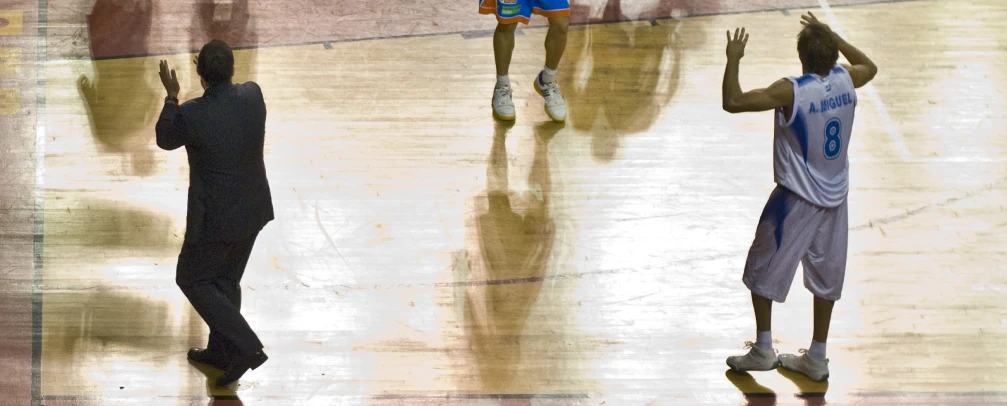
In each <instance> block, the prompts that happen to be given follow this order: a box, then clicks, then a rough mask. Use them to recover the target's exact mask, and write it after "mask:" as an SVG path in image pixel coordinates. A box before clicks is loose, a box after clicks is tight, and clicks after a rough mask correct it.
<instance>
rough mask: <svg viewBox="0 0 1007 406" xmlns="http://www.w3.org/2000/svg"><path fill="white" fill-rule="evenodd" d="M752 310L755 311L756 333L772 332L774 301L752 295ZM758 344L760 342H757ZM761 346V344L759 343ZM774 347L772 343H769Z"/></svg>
mask: <svg viewBox="0 0 1007 406" xmlns="http://www.w3.org/2000/svg"><path fill="white" fill-rule="evenodd" d="M752 308H754V309H755V329H756V331H772V327H773V301H772V300H771V299H767V298H764V297H762V296H759V295H757V294H755V293H754V292H753V293H752ZM757 343H758V341H757ZM759 344H761V343H759ZM769 345H770V346H772V343H769Z"/></svg>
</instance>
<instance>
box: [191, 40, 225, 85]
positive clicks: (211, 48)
mask: <svg viewBox="0 0 1007 406" xmlns="http://www.w3.org/2000/svg"><path fill="white" fill-rule="evenodd" d="M196 72H197V73H199V77H201V78H203V80H205V81H206V83H209V84H210V86H213V85H216V84H218V83H224V82H229V81H230V80H231V77H232V76H234V53H233V52H231V47H230V46H228V45H227V44H226V43H224V41H220V40H213V41H210V42H209V43H207V44H206V45H203V49H202V50H200V51H199V57H198V59H197V60H196Z"/></svg>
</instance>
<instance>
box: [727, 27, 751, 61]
mask: <svg viewBox="0 0 1007 406" xmlns="http://www.w3.org/2000/svg"><path fill="white" fill-rule="evenodd" d="M745 44H748V34H746V33H745V28H744V27H742V28H735V29H734V38H733V39H732V38H731V30H728V31H727V59H728V60H735V61H736V60H740V59H741V57H743V56H745Z"/></svg>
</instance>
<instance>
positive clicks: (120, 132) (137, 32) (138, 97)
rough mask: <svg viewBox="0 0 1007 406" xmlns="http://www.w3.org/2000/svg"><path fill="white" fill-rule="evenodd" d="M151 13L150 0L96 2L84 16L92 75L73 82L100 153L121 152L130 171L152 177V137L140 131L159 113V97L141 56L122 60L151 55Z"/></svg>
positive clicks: (125, 168)
mask: <svg viewBox="0 0 1007 406" xmlns="http://www.w3.org/2000/svg"><path fill="white" fill-rule="evenodd" d="M152 12H153V2H152V0H98V1H97V2H96V3H95V5H94V8H93V9H92V10H91V14H89V15H88V17H87V24H88V35H89V38H90V52H91V58H92V61H93V62H92V65H93V68H94V78H93V79H89V78H88V77H87V76H84V75H81V76H80V78H79V79H78V80H77V88H78V90H79V91H80V94H81V97H82V98H83V99H84V106H85V107H86V108H87V113H88V118H89V120H90V124H91V134H92V135H93V136H94V137H95V140H96V141H97V142H98V145H99V148H100V149H101V152H105V153H114V154H120V155H123V156H124V161H123V172H124V173H126V174H129V175H139V176H145V175H150V174H152V173H153V172H154V169H155V162H156V161H155V159H154V149H153V148H152V147H151V146H150V140H149V139H148V138H147V137H146V136H141V135H144V134H146V130H147V129H148V127H149V126H150V124H151V122H152V121H153V119H154V115H155V114H156V113H157V102H156V99H157V95H156V92H155V90H154V88H153V87H152V86H151V85H150V84H149V83H148V76H147V75H146V70H145V69H144V64H145V60H144V59H143V58H124V57H128V56H137V55H146V54H147V53H149V47H150V44H149V43H148V40H149V37H150V27H151V18H152ZM104 58H117V59H107V60H102V59H104Z"/></svg>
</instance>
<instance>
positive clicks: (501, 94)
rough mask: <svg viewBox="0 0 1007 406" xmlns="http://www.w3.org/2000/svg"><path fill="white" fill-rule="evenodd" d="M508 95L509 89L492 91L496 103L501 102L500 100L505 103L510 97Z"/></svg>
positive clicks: (499, 88)
mask: <svg viewBox="0 0 1007 406" xmlns="http://www.w3.org/2000/svg"><path fill="white" fill-rule="evenodd" d="M510 95H511V89H510V87H498V88H496V89H495V90H494V91H493V98H494V99H496V100H497V101H498V102H499V101H501V100H500V99H503V101H506V100H507V98H509V97H510Z"/></svg>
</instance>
